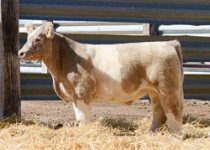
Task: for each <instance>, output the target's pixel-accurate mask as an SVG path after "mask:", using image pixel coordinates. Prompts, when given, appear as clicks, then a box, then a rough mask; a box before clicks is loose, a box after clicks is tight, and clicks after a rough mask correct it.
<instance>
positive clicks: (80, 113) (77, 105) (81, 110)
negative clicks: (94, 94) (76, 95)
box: [73, 100, 91, 123]
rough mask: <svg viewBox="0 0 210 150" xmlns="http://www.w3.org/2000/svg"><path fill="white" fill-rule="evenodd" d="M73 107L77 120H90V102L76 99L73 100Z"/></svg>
mask: <svg viewBox="0 0 210 150" xmlns="http://www.w3.org/2000/svg"><path fill="white" fill-rule="evenodd" d="M73 107H74V112H75V116H76V119H77V121H79V122H81V123H84V122H87V121H89V120H90V115H91V112H90V111H91V110H90V104H87V103H85V102H84V101H83V100H77V101H75V102H73Z"/></svg>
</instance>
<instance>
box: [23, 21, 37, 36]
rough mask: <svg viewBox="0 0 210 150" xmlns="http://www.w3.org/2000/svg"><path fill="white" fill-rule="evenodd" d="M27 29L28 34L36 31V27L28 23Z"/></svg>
mask: <svg viewBox="0 0 210 150" xmlns="http://www.w3.org/2000/svg"><path fill="white" fill-rule="evenodd" d="M25 29H26V32H27V33H28V34H30V33H31V32H32V31H33V30H34V29H35V27H34V25H33V24H31V23H27V24H25Z"/></svg>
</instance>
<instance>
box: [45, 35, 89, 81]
mask: <svg viewBox="0 0 210 150" xmlns="http://www.w3.org/2000/svg"><path fill="white" fill-rule="evenodd" d="M83 50H84V48H83V46H82V44H80V43H78V42H75V41H73V40H71V39H69V38H67V37H65V36H63V35H61V34H58V33H56V34H55V37H54V38H53V39H52V50H51V54H49V57H48V59H46V60H44V63H45V64H46V66H47V68H48V69H49V72H50V73H51V74H52V75H53V77H54V78H55V79H56V80H58V81H60V80H62V79H61V78H63V77H65V76H66V75H67V74H68V73H69V72H74V71H75V70H76V69H77V68H76V67H77V64H85V63H86V60H87V59H88V58H87V57H86V56H85V53H84V52H83Z"/></svg>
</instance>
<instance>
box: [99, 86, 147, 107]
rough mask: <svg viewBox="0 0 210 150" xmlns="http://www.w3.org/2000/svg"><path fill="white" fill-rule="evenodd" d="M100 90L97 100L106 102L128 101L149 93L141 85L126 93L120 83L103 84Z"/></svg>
mask: <svg viewBox="0 0 210 150" xmlns="http://www.w3.org/2000/svg"><path fill="white" fill-rule="evenodd" d="M98 92H99V93H98V94H97V97H96V99H95V101H97V102H104V103H127V102H130V101H134V100H137V99H139V98H141V97H143V96H145V95H146V94H147V93H145V91H144V90H142V89H141V87H139V89H137V90H135V91H133V92H130V93H126V92H125V91H124V90H123V89H122V87H121V85H120V84H119V83H117V84H116V83H115V84H113V83H110V84H107V83H106V84H102V85H101V86H100V90H99V91H98Z"/></svg>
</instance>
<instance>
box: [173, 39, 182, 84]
mask: <svg viewBox="0 0 210 150" xmlns="http://www.w3.org/2000/svg"><path fill="white" fill-rule="evenodd" d="M170 44H171V45H172V46H174V47H175V49H176V52H177V55H178V57H179V60H180V64H181V66H180V67H181V74H182V82H183V81H184V71H183V56H182V48H181V44H180V42H179V41H178V40H173V41H170Z"/></svg>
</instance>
